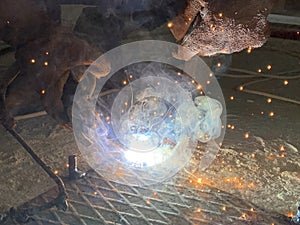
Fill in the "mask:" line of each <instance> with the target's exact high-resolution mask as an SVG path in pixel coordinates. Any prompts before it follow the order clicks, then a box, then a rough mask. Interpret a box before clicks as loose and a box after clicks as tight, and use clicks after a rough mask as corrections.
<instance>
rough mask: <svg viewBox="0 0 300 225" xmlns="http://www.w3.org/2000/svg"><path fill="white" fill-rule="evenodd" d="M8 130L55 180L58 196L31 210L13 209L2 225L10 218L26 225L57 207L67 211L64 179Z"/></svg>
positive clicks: (13, 131) (3, 219) (11, 130)
mask: <svg viewBox="0 0 300 225" xmlns="http://www.w3.org/2000/svg"><path fill="white" fill-rule="evenodd" d="M6 130H7V131H8V132H9V133H10V134H11V135H12V136H13V137H14V138H15V139H16V140H17V141H18V142H19V143H20V144H21V145H22V147H23V148H24V149H25V150H26V151H27V153H29V155H30V156H31V157H32V158H33V159H34V161H36V162H37V163H38V164H39V165H40V166H41V167H42V169H43V170H44V171H45V172H46V173H47V174H48V175H49V177H50V178H51V179H52V180H54V182H55V183H56V184H57V187H58V191H59V193H58V195H57V197H56V198H55V199H53V200H51V201H49V202H47V203H45V204H44V205H43V206H38V207H32V208H29V209H19V210H18V209H14V208H11V209H10V210H9V212H8V213H6V215H5V216H4V217H3V216H2V218H1V220H0V224H1V223H4V222H5V221H6V220H7V219H8V218H12V219H15V220H16V221H17V222H21V223H26V222H29V221H30V220H32V218H31V217H32V216H33V215H34V214H36V213H38V212H40V211H43V210H46V209H50V208H52V207H54V206H56V207H57V208H58V209H62V210H64V211H65V210H67V207H68V205H67V193H66V188H65V185H64V183H63V181H62V179H61V178H60V177H59V176H57V175H56V174H54V173H53V172H52V170H51V168H50V167H49V166H47V165H46V164H45V163H44V162H43V161H42V160H41V159H40V158H39V157H38V156H37V155H36V154H35V153H34V151H33V150H32V148H31V147H30V146H29V145H28V144H27V143H26V142H25V141H24V140H23V138H22V137H21V136H20V135H19V134H18V133H17V132H16V131H15V130H13V129H7V128H6Z"/></svg>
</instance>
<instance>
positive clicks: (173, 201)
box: [10, 171, 290, 225]
mask: <svg viewBox="0 0 300 225" xmlns="http://www.w3.org/2000/svg"><path fill="white" fill-rule="evenodd" d="M176 180H178V179H176ZM66 188H67V192H68V195H69V200H68V203H69V209H68V210H67V211H66V212H63V211H58V210H56V209H51V210H48V211H44V212H42V213H40V214H38V215H36V216H35V217H34V219H35V220H34V221H31V222H30V223H29V224H30V225H33V224H34V225H35V224H37V225H44V224H46V225H52V224H61V225H62V224H63V225H66V224H70V225H77V224H78V225H94V224H95V225H96V224H97V225H99V224H114V225H144V224H153V225H164V224H172V225H173V224H174V225H177V224H178V225H187V224H201V225H209V224H210V225H221V224H224V225H225V224H226V225H228V224H233V225H235V224H236V225H242V224H257V225H264V224H268V225H270V224H272V223H274V224H281V225H284V224H290V223H289V222H288V221H287V220H285V219H284V218H283V217H282V218H280V217H277V218H275V217H274V215H270V214H268V213H267V212H263V211H262V210H259V209H257V208H256V207H255V206H254V205H252V204H251V203H247V202H245V201H243V200H241V199H239V198H237V197H234V196H232V195H230V194H228V193H224V192H222V191H220V190H217V189H214V188H212V187H208V186H201V188H192V187H188V186H183V185H178V184H176V182H173V181H172V182H168V183H165V184H161V185H156V186H152V187H132V186H128V185H124V184H118V183H115V182H111V181H108V180H105V179H103V178H102V177H100V176H99V175H98V174H97V173H95V172H94V171H92V172H90V173H89V174H88V175H87V176H86V177H85V178H84V179H80V180H76V181H68V182H66ZM56 195H57V193H56V190H55V189H52V190H50V191H49V192H47V193H45V194H43V195H41V196H39V197H38V198H36V199H34V200H33V201H31V202H29V203H28V204H26V205H27V206H28V205H31V206H32V205H41V204H43V203H45V202H46V201H49V200H51V199H52V198H54V197H55V196H56ZM24 207H26V206H24ZM10 224H11V223H10ZM14 224H16V223H14Z"/></svg>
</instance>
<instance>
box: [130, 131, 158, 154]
mask: <svg viewBox="0 0 300 225" xmlns="http://www.w3.org/2000/svg"><path fill="white" fill-rule="evenodd" d="M129 138H130V139H129V140H128V146H127V147H128V148H129V149H134V150H136V151H139V152H143V153H144V152H145V151H146V152H147V151H150V150H152V149H155V148H156V147H157V146H158V145H159V137H158V135H156V134H155V133H154V132H151V133H150V134H133V135H130V136H129Z"/></svg>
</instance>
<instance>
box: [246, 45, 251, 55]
mask: <svg viewBox="0 0 300 225" xmlns="http://www.w3.org/2000/svg"><path fill="white" fill-rule="evenodd" d="M247 52H248V54H250V53H251V52H252V47H251V46H249V47H248V49H247Z"/></svg>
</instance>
